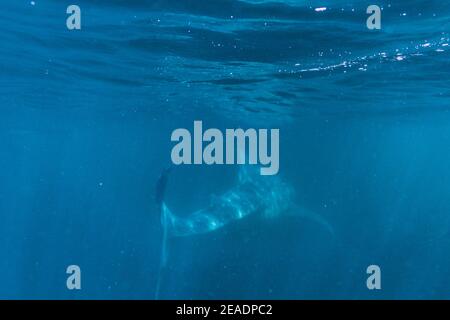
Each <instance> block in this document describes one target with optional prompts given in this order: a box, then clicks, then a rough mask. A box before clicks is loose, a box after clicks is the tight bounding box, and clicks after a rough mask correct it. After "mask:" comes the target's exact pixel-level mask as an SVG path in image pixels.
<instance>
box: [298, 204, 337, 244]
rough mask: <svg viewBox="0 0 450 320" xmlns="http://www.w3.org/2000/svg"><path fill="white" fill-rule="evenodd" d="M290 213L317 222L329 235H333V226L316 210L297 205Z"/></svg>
mask: <svg viewBox="0 0 450 320" xmlns="http://www.w3.org/2000/svg"><path fill="white" fill-rule="evenodd" d="M292 214H293V215H295V216H298V217H302V218H306V219H309V220H311V221H313V222H316V223H318V224H319V225H320V226H322V227H323V228H324V229H325V230H326V231H327V232H328V233H329V234H330V235H331V236H333V237H334V236H335V232H334V228H333V226H332V225H331V224H330V223H329V222H328V220H326V219H325V218H324V217H323V216H321V215H320V214H318V213H317V212H314V211H311V210H308V209H306V208H302V207H299V206H295V207H294V208H293V210H292Z"/></svg>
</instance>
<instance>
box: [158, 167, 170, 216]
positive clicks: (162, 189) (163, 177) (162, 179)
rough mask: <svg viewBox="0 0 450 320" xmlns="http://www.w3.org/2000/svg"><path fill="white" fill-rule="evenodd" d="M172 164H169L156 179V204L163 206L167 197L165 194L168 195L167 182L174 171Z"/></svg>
mask: <svg viewBox="0 0 450 320" xmlns="http://www.w3.org/2000/svg"><path fill="white" fill-rule="evenodd" d="M172 168H173V167H172V166H169V167H167V168H165V169H164V170H163V171H162V172H161V174H160V176H159V178H158V180H157V181H156V186H155V201H156V204H157V205H158V206H159V207H160V208H161V206H162V203H163V201H164V199H165V195H166V188H167V182H168V181H169V174H170V172H171V171H172Z"/></svg>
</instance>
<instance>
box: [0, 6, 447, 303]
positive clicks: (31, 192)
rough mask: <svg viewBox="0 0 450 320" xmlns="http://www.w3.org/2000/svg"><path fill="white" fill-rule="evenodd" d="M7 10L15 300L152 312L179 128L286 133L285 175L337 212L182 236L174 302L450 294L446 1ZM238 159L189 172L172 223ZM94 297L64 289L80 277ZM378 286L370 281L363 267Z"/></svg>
mask: <svg viewBox="0 0 450 320" xmlns="http://www.w3.org/2000/svg"><path fill="white" fill-rule="evenodd" d="M76 2H77V3H76V4H77V5H79V6H80V8H81V14H82V29H81V30H76V31H69V30H68V29H67V28H66V18H67V16H68V15H67V14H66V8H67V5H68V4H67V3H62V2H60V1H50V0H35V1H22V0H20V1H19V0H15V1H12V0H10V1H7V0H6V1H3V2H2V4H1V8H2V10H0V21H1V27H0V40H1V43H2V45H1V46H0V83H1V86H0V141H1V147H0V179H1V183H0V234H1V240H0V283H1V285H0V298H56V299H72V298H73V299H87V298H94V299H97V298H125V299H128V298H129V299H152V298H154V296H155V295H154V293H155V290H156V283H157V277H158V270H159V265H160V248H161V239H162V236H161V235H162V228H161V224H160V213H159V210H158V207H157V205H155V201H154V185H155V182H156V180H157V178H158V176H159V174H160V172H161V170H162V169H163V168H165V167H167V166H168V165H169V164H170V162H171V159H170V151H171V148H172V146H173V143H172V142H171V141H170V135H171V132H172V131H173V130H174V129H176V128H189V129H190V130H191V129H192V126H193V121H194V120H202V121H203V125H204V126H205V127H216V128H220V129H222V130H225V128H237V127H242V128H280V173H279V175H280V179H283V181H286V182H287V183H289V184H291V185H293V188H294V189H295V202H296V203H298V204H299V205H301V206H302V207H304V208H308V210H311V211H313V212H316V213H317V214H318V215H320V216H321V217H323V218H324V219H326V221H328V223H329V224H330V225H331V226H332V228H333V230H334V234H333V235H331V234H330V233H328V232H327V231H326V230H324V228H322V227H321V226H320V224H317V223H315V222H314V221H311V220H308V219H303V218H302V217H299V216H281V217H278V218H276V219H269V220H267V219H263V218H261V217H249V218H248V219H242V220H240V221H238V222H237V223H234V224H230V225H229V226H227V227H225V228H223V229H221V230H217V231H214V232H212V233H209V234H204V235H197V236H192V237H186V238H183V239H172V240H171V241H170V248H171V250H170V257H169V260H168V266H167V270H165V272H164V275H163V279H162V282H161V292H160V298H170V299H178V298H204V299H220V298H265V299H273V298H275V299H279V298H288V299H297V298H306V299H311V298H326V299H336V298H364V299H374V298H450V296H449V293H448V292H449V291H448V288H449V286H450V257H449V255H448V252H449V250H450V233H449V229H450V167H449V163H450V148H449V146H450V113H449V109H450V73H449V70H450V59H449V58H450V45H449V44H450V39H449V37H450V3H448V2H446V1H424V0H420V1H419V0H415V1H395V2H394V1H378V2H377V3H373V4H378V5H379V6H380V7H381V8H382V25H381V30H368V29H367V27H366V19H367V17H368V15H367V14H366V8H367V5H368V4H369V3H363V2H357V1H354V2H348V1H343V0H335V1H301V0H298V1H296V0H284V1H282V0H272V1H265V0H248V1H239V0H211V1H206V0H154V1H150V0H148V1H146V0H142V1H138V0H131V1H119V0H110V1H103V0H97V1H84V0H77V1H76ZM236 171H237V168H236V167H233V166H191V167H187V166H185V167H179V168H176V169H175V170H174V172H173V174H172V175H171V176H170V181H169V185H168V190H167V195H166V196H167V201H168V202H169V203H170V204H171V206H172V209H173V211H174V212H177V214H179V215H188V214H189V212H192V211H195V210H197V209H199V208H202V207H205V206H206V205H208V201H209V198H210V196H211V194H220V193H221V192H223V191H224V190H227V189H228V188H230V187H232V186H233V185H234V184H235V183H236V180H235V179H236V178H235V176H236V174H235V173H236ZM71 264H76V265H79V266H80V267H81V269H82V290H81V291H69V290H67V289H66V277H67V275H66V267H67V266H68V265H71ZM371 264H376V265H379V266H380V267H381V270H382V290H381V291H376V292H374V291H369V290H368V289H367V288H366V278H367V274H366V268H367V266H369V265H371Z"/></svg>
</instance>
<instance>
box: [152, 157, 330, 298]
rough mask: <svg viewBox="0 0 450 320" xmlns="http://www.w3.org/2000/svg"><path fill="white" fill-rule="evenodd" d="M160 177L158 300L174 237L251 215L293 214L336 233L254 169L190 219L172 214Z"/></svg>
mask: <svg viewBox="0 0 450 320" xmlns="http://www.w3.org/2000/svg"><path fill="white" fill-rule="evenodd" d="M169 172H170V170H168V169H166V170H164V171H163V173H162V174H161V176H160V178H159V180H158V183H157V190H156V199H157V202H158V206H159V208H160V213H161V225H162V229H163V239H162V249H161V265H160V266H161V267H160V275H159V277H158V283H157V289H156V298H158V295H159V290H160V284H161V283H160V282H161V279H160V278H161V272H162V270H163V269H164V268H165V266H166V264H167V260H168V241H169V239H170V238H174V237H187V236H192V235H197V234H204V233H208V232H213V231H215V230H217V229H220V228H223V227H225V226H227V225H229V224H230V223H233V222H236V221H238V220H241V219H243V218H245V217H247V216H249V215H255V214H259V215H262V216H263V217H264V218H275V217H277V216H279V215H282V214H291V215H297V216H303V217H307V218H310V219H312V220H314V221H316V222H318V223H319V224H321V225H322V226H324V227H325V228H326V230H327V231H329V232H330V233H333V229H332V228H331V226H330V225H329V224H328V222H327V221H326V220H324V219H323V218H322V217H321V216H319V215H318V214H316V213H314V212H312V211H309V210H307V209H305V208H301V207H299V206H297V205H296V204H295V203H294V202H293V196H294V190H293V188H292V186H291V185H289V184H288V183H286V182H285V181H283V180H282V179H281V177H280V176H279V175H275V176H261V175H259V172H257V169H256V168H255V166H242V167H241V168H240V170H239V173H238V179H237V183H236V185H235V186H233V187H232V188H230V189H229V190H228V191H226V192H224V193H223V194H221V195H220V196H214V197H211V199H210V204H209V205H208V206H207V207H206V208H203V209H200V210H198V211H195V212H193V213H191V214H189V215H183V216H178V215H175V214H173V213H172V211H171V210H170V209H169V208H168V206H167V204H166V202H165V201H164V193H165V187H166V185H167V180H168V174H169Z"/></svg>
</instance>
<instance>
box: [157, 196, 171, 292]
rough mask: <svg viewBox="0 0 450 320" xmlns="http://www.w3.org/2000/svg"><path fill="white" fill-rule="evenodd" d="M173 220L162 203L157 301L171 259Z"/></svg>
mask: <svg viewBox="0 0 450 320" xmlns="http://www.w3.org/2000/svg"><path fill="white" fill-rule="evenodd" d="M171 220H172V212H171V211H170V210H169V208H167V206H166V204H165V203H164V202H162V203H161V226H162V240H161V257H160V262H159V272H158V279H157V283H156V291H155V299H159V293H160V290H161V281H162V277H163V273H164V270H165V269H166V266H167V261H168V259H169V232H170V230H169V228H170V223H171Z"/></svg>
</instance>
